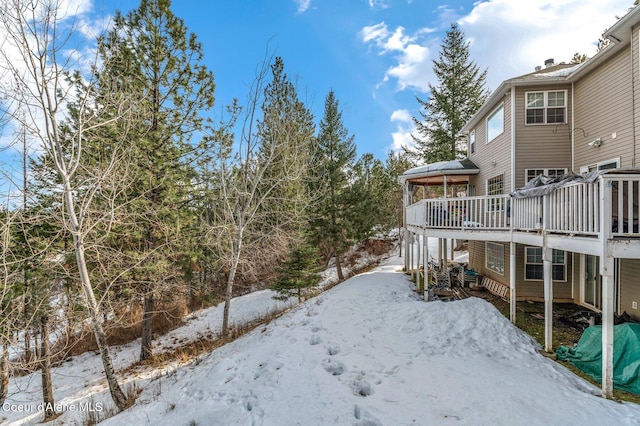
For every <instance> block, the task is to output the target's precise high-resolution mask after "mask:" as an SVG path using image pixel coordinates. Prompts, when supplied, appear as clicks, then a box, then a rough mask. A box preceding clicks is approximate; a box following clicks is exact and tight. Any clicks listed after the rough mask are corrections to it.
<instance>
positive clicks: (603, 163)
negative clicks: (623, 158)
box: [580, 157, 620, 174]
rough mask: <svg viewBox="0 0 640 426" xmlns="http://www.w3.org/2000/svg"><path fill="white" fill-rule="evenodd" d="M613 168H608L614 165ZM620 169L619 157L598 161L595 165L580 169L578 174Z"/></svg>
mask: <svg viewBox="0 0 640 426" xmlns="http://www.w3.org/2000/svg"><path fill="white" fill-rule="evenodd" d="M614 164H615V167H609V166H611V165H614ZM619 168H620V157H617V158H612V159H610V160H605V161H599V162H597V163H595V164H589V165H588V166H583V167H580V174H585V173H589V172H593V171H596V170H604V169H619Z"/></svg>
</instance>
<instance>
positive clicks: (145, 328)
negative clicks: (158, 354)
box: [140, 288, 155, 361]
mask: <svg viewBox="0 0 640 426" xmlns="http://www.w3.org/2000/svg"><path fill="white" fill-rule="evenodd" d="M154 306H155V300H154V298H153V292H152V291H151V289H149V288H147V291H146V292H145V295H144V311H143V312H142V338H141V342H140V361H145V360H150V359H152V358H153V311H154V309H155V307H154Z"/></svg>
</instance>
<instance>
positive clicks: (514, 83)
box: [462, 6, 640, 133]
mask: <svg viewBox="0 0 640 426" xmlns="http://www.w3.org/2000/svg"><path fill="white" fill-rule="evenodd" d="M638 23H640V7H638V6H634V7H633V8H631V9H629V12H628V13H627V14H626V15H624V16H623V17H622V18H620V19H619V20H618V21H617V22H616V23H615V24H614V25H613V26H612V27H611V28H610V29H609V30H607V31H605V33H604V34H603V37H604V38H607V39H609V40H610V41H611V44H609V45H608V46H606V47H605V48H603V49H602V50H600V51H599V52H598V53H596V54H595V55H594V56H593V57H591V58H589V59H588V60H587V61H586V62H583V63H581V64H558V65H554V66H551V67H548V68H543V69H541V70H539V71H535V72H532V73H528V74H524V75H521V76H518V77H514V78H511V79H509V80H505V81H503V82H502V83H501V84H500V86H498V88H497V89H496V90H495V91H494V92H493V93H492V94H491V96H489V99H487V101H486V102H485V103H484V105H482V107H480V109H479V110H478V111H477V112H476V113H475V114H474V115H473V117H471V119H470V120H469V121H468V122H467V123H466V124H465V125H464V127H463V128H462V132H463V133H466V132H468V131H470V130H472V129H473V127H474V126H475V125H476V124H477V123H478V121H479V120H480V119H481V118H482V117H484V116H485V115H486V114H487V113H488V112H489V111H490V110H491V109H493V108H495V107H496V105H497V104H498V102H499V101H500V99H501V98H503V97H504V96H507V95H508V94H509V93H510V91H511V89H513V88H515V87H519V86H536V85H546V84H561V83H566V84H569V83H572V82H574V81H576V80H577V79H578V78H580V77H581V76H582V75H584V74H585V73H587V72H589V71H590V70H592V69H594V68H595V67H597V66H598V65H600V64H601V63H602V62H603V61H605V60H606V59H608V58H609V57H611V55H612V54H613V53H615V52H616V51H618V50H619V49H620V48H622V47H624V46H626V45H627V44H629V43H630V42H631V30H632V28H633V26H634V25H637V24H638Z"/></svg>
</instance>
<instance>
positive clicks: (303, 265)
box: [271, 241, 320, 302]
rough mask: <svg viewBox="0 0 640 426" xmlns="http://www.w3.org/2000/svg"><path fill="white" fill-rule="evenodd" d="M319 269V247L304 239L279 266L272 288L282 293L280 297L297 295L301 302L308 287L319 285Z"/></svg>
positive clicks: (284, 298)
mask: <svg viewBox="0 0 640 426" xmlns="http://www.w3.org/2000/svg"><path fill="white" fill-rule="evenodd" d="M319 270H320V267H319V264H318V253H317V249H316V248H315V247H313V246H311V245H310V244H308V243H306V242H304V241H303V242H302V243H300V244H298V245H297V247H295V248H293V249H292V250H291V253H290V254H289V258H288V260H287V261H286V262H284V263H283V264H282V266H281V267H279V268H278V278H277V280H276V281H275V282H274V284H273V285H272V287H271V288H272V289H273V290H275V291H277V292H278V293H279V294H280V296H278V297H277V298H279V299H283V300H286V299H287V298H289V297H292V296H295V297H297V298H298V302H301V301H302V300H303V298H304V296H305V294H306V292H307V291H308V289H309V288H310V287H313V286H316V285H318V282H319V281H320V274H319V273H318V271H319Z"/></svg>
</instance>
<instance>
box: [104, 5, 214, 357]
mask: <svg viewBox="0 0 640 426" xmlns="http://www.w3.org/2000/svg"><path fill="white" fill-rule="evenodd" d="M170 6H171V2H170V1H169V0H142V1H141V3H140V6H139V7H138V9H135V10H133V11H131V12H130V13H128V14H127V15H126V16H123V15H121V14H116V16H115V19H114V28H113V30H112V31H111V32H110V34H109V36H108V37H107V38H106V39H105V40H104V43H103V44H102V48H103V50H102V54H103V55H104V56H105V57H107V58H108V59H109V60H108V61H106V63H107V64H109V65H110V67H109V68H108V69H106V70H105V71H104V73H103V78H105V79H111V82H119V83H120V84H121V85H123V86H126V87H127V89H128V90H129V91H131V92H133V96H132V99H131V102H132V105H133V108H134V110H135V115H132V116H131V118H130V121H129V122H128V123H127V125H128V126H129V127H130V129H129V130H128V131H129V134H130V140H131V145H132V146H131V148H132V149H131V150H130V152H129V155H130V159H129V161H130V164H131V167H132V170H131V177H130V180H131V183H132V185H131V187H130V190H128V191H127V193H126V195H125V196H126V201H127V204H128V206H129V208H130V213H131V215H132V218H135V219H132V220H131V221H130V222H129V223H128V224H127V225H126V227H125V228H122V229H121V230H120V232H121V235H122V236H123V238H121V239H119V240H118V241H113V243H114V244H116V246H117V250H118V251H119V252H121V253H124V252H126V253H129V254H130V255H131V257H130V269H129V273H128V275H127V278H128V280H129V281H130V282H131V283H132V285H133V286H134V288H135V289H136V290H137V291H138V292H139V293H141V294H142V296H143V299H144V302H143V318H142V340H141V351H140V359H141V360H144V359H149V358H150V357H151V356H152V336H153V333H152V332H153V330H152V317H153V313H154V311H155V310H156V302H157V299H158V297H160V296H162V294H163V290H167V289H168V290H171V287H172V286H174V285H175V284H176V283H179V282H180V275H181V271H180V265H181V262H180V259H181V256H182V253H184V252H185V251H186V248H185V246H184V244H183V243H184V242H185V241H188V238H184V236H182V235H181V234H182V233H184V232H185V231H184V230H185V228H187V227H188V225H189V223H190V222H191V221H192V220H193V217H192V216H191V215H190V210H189V209H186V208H181V207H183V206H186V205H187V204H188V203H189V194H190V185H191V183H192V182H193V179H192V178H193V174H194V171H193V169H192V168H191V165H190V163H191V161H190V160H191V159H190V158H189V154H190V153H192V152H193V151H194V144H193V141H192V138H193V136H194V135H195V134H196V133H197V132H198V131H199V130H201V129H202V128H203V124H204V123H205V122H206V120H205V119H204V118H203V112H204V111H207V110H209V109H210V108H211V107H212V106H213V104H214V95H213V94H214V90H215V83H214V78H213V74H212V73H211V72H210V71H209V70H207V68H206V66H204V65H203V64H202V58H203V54H202V46H201V44H200V43H199V42H198V41H197V39H196V37H195V35H194V34H188V33H187V28H186V27H185V25H184V22H183V21H182V20H181V19H180V18H178V17H176V16H175V15H174V14H173V13H172V12H171V9H170Z"/></svg>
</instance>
